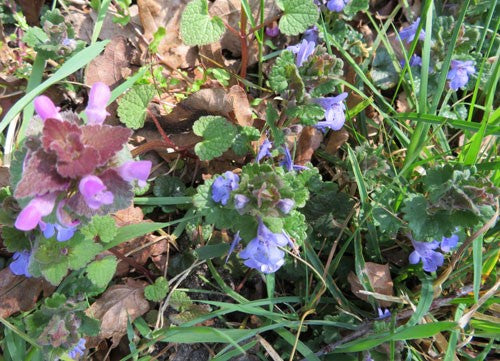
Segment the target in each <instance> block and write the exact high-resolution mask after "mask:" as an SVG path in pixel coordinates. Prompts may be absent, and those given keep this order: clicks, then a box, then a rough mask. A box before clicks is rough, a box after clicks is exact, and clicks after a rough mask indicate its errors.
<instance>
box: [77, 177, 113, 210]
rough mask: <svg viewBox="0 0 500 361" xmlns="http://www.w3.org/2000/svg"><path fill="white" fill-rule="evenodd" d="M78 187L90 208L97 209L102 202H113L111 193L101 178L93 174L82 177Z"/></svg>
mask: <svg viewBox="0 0 500 361" xmlns="http://www.w3.org/2000/svg"><path fill="white" fill-rule="evenodd" d="M78 189H79V190H80V193H81V194H82V196H83V198H84V199H85V202H86V203H87V205H88V206H89V208H91V209H99V207H101V206H102V205H103V204H111V203H113V199H114V196H113V193H111V192H110V191H107V190H106V189H107V188H106V186H105V185H104V183H103V182H102V180H101V179H100V178H99V177H96V176H95V175H88V176H85V177H83V178H82V180H81V181H80V184H79V185H78Z"/></svg>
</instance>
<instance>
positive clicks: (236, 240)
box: [226, 231, 241, 263]
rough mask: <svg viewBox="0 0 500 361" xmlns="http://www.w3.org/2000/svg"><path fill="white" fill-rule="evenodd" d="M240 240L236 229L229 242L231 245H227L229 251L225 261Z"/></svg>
mask: <svg viewBox="0 0 500 361" xmlns="http://www.w3.org/2000/svg"><path fill="white" fill-rule="evenodd" d="M240 241H241V237H240V231H238V232H236V234H235V235H234V238H233V241H232V242H231V246H230V247H229V251H228V252H227V256H226V263H227V261H228V260H229V256H231V253H233V251H234V249H235V248H236V246H237V245H238V244H239V243H240Z"/></svg>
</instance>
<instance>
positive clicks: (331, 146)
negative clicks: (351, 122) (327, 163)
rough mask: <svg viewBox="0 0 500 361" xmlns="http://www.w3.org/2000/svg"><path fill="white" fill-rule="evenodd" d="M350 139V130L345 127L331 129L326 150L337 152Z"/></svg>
mask: <svg viewBox="0 0 500 361" xmlns="http://www.w3.org/2000/svg"><path fill="white" fill-rule="evenodd" d="M348 139H349V132H348V131H347V130H345V129H344V128H342V129H340V130H339V131H331V132H330V133H329V136H328V139H327V141H326V147H325V151H326V152H327V153H329V154H335V153H337V151H338V150H339V148H340V147H341V146H342V145H343V144H344V143H345V142H347V140H348Z"/></svg>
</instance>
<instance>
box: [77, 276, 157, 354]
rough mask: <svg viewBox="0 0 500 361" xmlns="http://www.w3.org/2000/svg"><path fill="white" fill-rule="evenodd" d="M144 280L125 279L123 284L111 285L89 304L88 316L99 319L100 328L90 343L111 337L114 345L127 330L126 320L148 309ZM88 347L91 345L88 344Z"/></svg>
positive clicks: (132, 318) (96, 342)
mask: <svg viewBox="0 0 500 361" xmlns="http://www.w3.org/2000/svg"><path fill="white" fill-rule="evenodd" d="M146 285H147V283H146V282H142V281H134V280H127V283H126V284H124V285H113V286H111V287H110V288H108V289H107V290H106V292H104V293H103V294H102V296H101V297H100V298H99V299H98V300H97V301H96V302H94V303H93V304H92V306H90V307H89V308H88V309H87V311H86V313H87V315H88V316H90V317H93V318H97V319H98V320H100V321H101V330H100V332H99V336H98V337H97V340H96V339H92V340H91V341H90V343H91V344H92V345H97V344H98V343H99V341H100V340H101V339H105V338H111V339H112V342H113V346H116V345H117V344H118V342H119V341H120V339H121V338H122V336H123V335H125V333H126V332H127V320H128V319H130V321H134V320H135V319H136V318H137V317H139V316H142V315H143V314H145V313H146V312H147V311H149V303H148V301H147V300H146V299H145V298H144V287H145V286H146ZM89 347H92V346H91V345H89Z"/></svg>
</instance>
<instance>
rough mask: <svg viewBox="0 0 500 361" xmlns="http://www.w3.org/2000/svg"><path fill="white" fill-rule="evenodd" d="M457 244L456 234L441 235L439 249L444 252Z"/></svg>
mask: <svg viewBox="0 0 500 361" xmlns="http://www.w3.org/2000/svg"><path fill="white" fill-rule="evenodd" d="M457 244H458V236H457V235H456V234H452V235H451V237H443V239H442V240H441V250H442V251H443V252H445V253H448V252H450V251H452V250H453V249H454V248H455V247H456V246H457Z"/></svg>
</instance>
